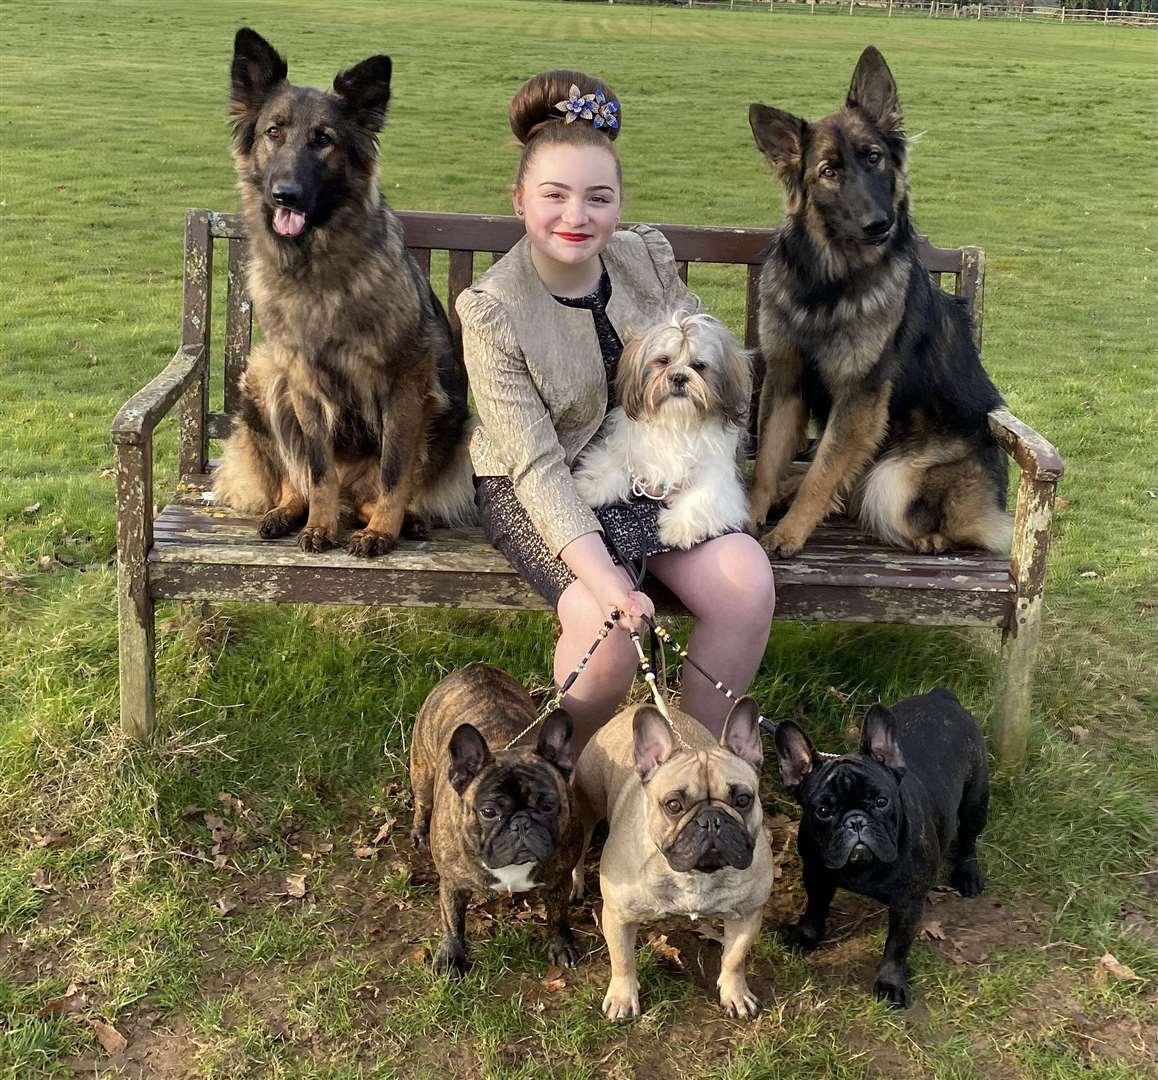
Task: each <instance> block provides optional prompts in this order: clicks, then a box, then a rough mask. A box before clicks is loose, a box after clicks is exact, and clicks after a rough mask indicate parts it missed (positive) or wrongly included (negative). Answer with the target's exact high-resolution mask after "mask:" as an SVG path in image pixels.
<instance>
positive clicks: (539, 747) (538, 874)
mask: <svg viewBox="0 0 1158 1080" xmlns="http://www.w3.org/2000/svg"><path fill="white" fill-rule="evenodd" d="M534 719H535V705H534V703H533V702H532V701H531V696H530V694H528V693H527V691H526V690H525V689H523V687H522V686H520V685H519V684H518V683H517V682H516V681H515V680H514V679H513V678H511V676H510V675H508V674H507V673H506V672H504V671H500V670H499V669H498V668H495V667H491V666H490V665H489V664H481V663H476V664H470V665H468V666H467V667H464V668H460V669H459V670H458V671H455V672H452V673H451V674H450V675H448V676H447V677H446V678H445V679H443V680H442V682H440V683H439V684H438V685H437V686H436V687H435V688H434V689H433V690H431V692H430V694H429V696H428V697H427V698H426V701H425V702H424V703H423V705H422V708H421V709H420V710H419V713H418V718H417V719H416V720H415V722H414V736H413V739H412V740H411V745H410V783H411V787H412V789H413V792H414V825H413V827H412V829H411V831H410V837H411V840H412V841H413V842H414V845H415V846H416V847H419V848H426V847H429V849H430V853H431V855H432V856H433V858H434V866H435V869H436V870H437V871H438V898H439V907H440V911H441V925H442V943H441V945H440V946H439V949H438V952H437V953H436V954H435V956H434V968H435V970H436V971H439V972H445V973H446V974H448V975H449V976H451V977H452V978H460V977H461V976H463V975H464V974H465V973H466V971H467V968H468V967H469V961H468V960H467V952H466V937H465V932H466V907H467V904H468V903H469V902H470V898H471V894H472V893H473V892H476V891H479V892H481V891H488V890H489V891H495V892H505V893H509V894H510V893H516V892H527V891H529V890H532V889H543V890H544V902H545V906H546V911H547V923H548V942H547V957H548V960H549V962H550V963H551V964H557V965H561V966H570V965H571V964H574V963H575V961H576V960H577V959H578V951H577V949H576V947H575V943H574V940H573V939H572V936H571V928H570V926H569V925H568V922H567V907H568V902H569V893H570V890H571V870H572V868H573V867H574V865H575V862H576V860H577V859H578V857H579V853H580V844H581V839H582V833H581V830H580V827H579V819H578V817H577V815H576V814H575V812H574V806H573V799H572V791H571V785H570V780H571V773H572V771H573V767H574V757H573V753H572V746H571V731H572V723H571V718H570V716H568V715H567V713H566V712H565V711H564V710H563V709H556V710H555V711H554V712H552V713H551V714H550V715H549V716H548V717H547V718H546V719H545V720H544V721H543V723H542V724H541V725H540V726H539V727H538V729H537V739H536V734H535V731H532V732H531V733H530V734H529V735H528V736H526V737H525V738H524V739H520V740H519V743H518V745H516V746H514V747H513V748H512V749H510V750H504V749H501V748H502V747H504V746H506V744H507V743H508V742H510V741H511V740H512V739H514V738H515V736H516V735H518V734H519V732H521V731H522V730H523V729H524V728H526V727H527V726H528V725H530V724H531V723H532V722H533V721H534ZM532 740H536V741H532Z"/></svg>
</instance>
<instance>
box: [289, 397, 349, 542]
mask: <svg viewBox="0 0 1158 1080" xmlns="http://www.w3.org/2000/svg"><path fill="white" fill-rule="evenodd" d="M290 401H291V402H292V404H293V409H294V415H295V416H296V417H297V421H298V425H299V426H300V427H301V430H302V437H303V441H304V442H305V448H306V463H307V467H308V469H309V480H310V490H309V517H308V518H307V519H306V524H305V528H303V529H302V531H301V532H300V533H299V534H298V546H299V547H301V548H302V550H303V551H326V550H327V549H328V548H332V547H333V546H334V545H335V544H336V543H337V542H338V499H339V495H340V493H341V483H340V481H339V478H338V470H337V466H336V464H335V462H334V437H333V432H332V431H331V430H330V425H329V424H328V423H327V422H326V414H325V410H324V409H323V408H322V403H321V402H320V401H319V400H318V399H317V398H316V397H312V396H310V395H309V394H305V393H301V392H294V391H291V392H290Z"/></svg>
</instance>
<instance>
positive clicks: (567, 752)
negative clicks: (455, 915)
mask: <svg viewBox="0 0 1158 1080" xmlns="http://www.w3.org/2000/svg"><path fill="white" fill-rule="evenodd" d="M571 727H572V725H571V718H570V717H569V716H568V715H567V713H566V712H564V711H563V710H562V709H557V710H556V711H555V712H553V713H552V714H551V715H550V716H549V717H547V719H546V720H545V721H544V722H543V726H542V728H541V733H540V736H539V742H538V745H536V746H535V748H534V749H530V748H529V747H528V748H516V749H513V750H495V751H493V752H492V751H491V750H490V748H489V747H488V746H487V744H486V740H485V739H484V738H483V737H482V735H481V734H480V733H479V731H478V730H477V729H476V728H475V727H473V726H472V725H471V724H462V725H460V726H459V727H458V728H456V729H455V732H454V734H453V735H452V736H451V739H450V750H449V753H450V764H449V777H450V782H451V785H452V786H453V787H454V788H455V790H456V791H458V793H459V795H460V796H461V797H462V799H463V802H464V803H465V804H466V807H467V810H468V811H469V814H470V817H469V820H470V821H471V829H470V839H471V841H472V845H471V846H472V847H474V850H476V851H477V852H478V856H479V859H480V860H481V861H482V863H483V865H484V866H486V867H487V868H488V869H491V870H501V869H503V868H504V867H512V866H514V867H527V868H528V871H529V870H530V868H531V866H538V865H541V864H542V863H544V862H546V861H547V860H548V859H550V858H551V856H552V855H554V854H555V851H556V849H557V848H558V846H559V844H560V843H561V841H562V839H563V837H564V835H565V833H566V830H567V827H568V825H569V824H570V821H571V813H572V805H571V787H570V783H569V781H570V777H571V771H572V768H573V764H574V762H573V756H572V749H571Z"/></svg>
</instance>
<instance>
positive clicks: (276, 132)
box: [265, 124, 281, 139]
mask: <svg viewBox="0 0 1158 1080" xmlns="http://www.w3.org/2000/svg"><path fill="white" fill-rule="evenodd" d="M265 133H266V135H267V136H268V137H269V138H271V139H280V138H281V128H279V127H278V126H277V124H271V125H270V126H269V127H267V128H266V129H265Z"/></svg>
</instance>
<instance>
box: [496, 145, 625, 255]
mask: <svg viewBox="0 0 1158 1080" xmlns="http://www.w3.org/2000/svg"><path fill="white" fill-rule="evenodd" d="M512 194H513V199H514V204H515V210H516V211H517V212H519V211H521V212H522V215H523V219H524V220H525V221H526V223H527V235H528V236H529V237H530V239H531V243H532V244H533V245H534V247H535V248H536V249H537V250H538V251H539V253H540V254H542V255H546V256H547V257H548V258H550V259H553V260H555V261H556V262H558V263H563V264H565V265H568V266H577V265H580V264H582V263H585V262H587V261H588V260H589V259H593V258H595V256H597V255H598V254H599V253H600V252H601V251H603V249H604V248H605V247H607V244H608V241H610V239H611V234H612V233H613V232H614V231H615V226H616V225H617V224H618V222H619V177H618V174H617V171H616V167H615V155H614V154H613V153H612V152H611V150H609V149H608V150H604V149H602V148H601V147H598V146H567V145H555V146H544V147H541V148H540V149H539V150H538V151H537V152H536V153H535V154H534V156H533V157H532V158H531V161H530V164H529V165H528V167H527V171H526V173H525V174H524V175H523V186H522V188H521V189H520V188H515V189H514V191H513V193H512Z"/></svg>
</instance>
